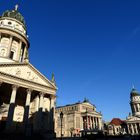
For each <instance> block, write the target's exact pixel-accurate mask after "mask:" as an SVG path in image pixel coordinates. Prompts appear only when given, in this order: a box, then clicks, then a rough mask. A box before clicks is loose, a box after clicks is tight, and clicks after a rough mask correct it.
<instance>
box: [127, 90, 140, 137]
mask: <svg viewBox="0 0 140 140" xmlns="http://www.w3.org/2000/svg"><path fill="white" fill-rule="evenodd" d="M130 106H131V111H132V113H130V114H129V116H128V117H127V119H126V123H127V129H128V130H127V131H128V133H129V134H132V135H138V134H139V135H140V93H139V92H138V91H137V90H136V89H134V88H133V89H132V91H131V93H130Z"/></svg>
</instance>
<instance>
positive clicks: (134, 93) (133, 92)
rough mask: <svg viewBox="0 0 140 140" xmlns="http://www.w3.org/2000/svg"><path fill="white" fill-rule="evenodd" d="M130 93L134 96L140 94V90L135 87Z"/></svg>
mask: <svg viewBox="0 0 140 140" xmlns="http://www.w3.org/2000/svg"><path fill="white" fill-rule="evenodd" d="M130 94H131V97H132V96H140V94H139V92H138V91H137V90H136V89H134V88H133V89H132V90H131V93H130Z"/></svg>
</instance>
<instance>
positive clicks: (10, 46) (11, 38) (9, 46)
mask: <svg viewBox="0 0 140 140" xmlns="http://www.w3.org/2000/svg"><path fill="white" fill-rule="evenodd" d="M12 41H13V37H12V36H10V40H9V45H8V50H7V56H8V57H10V53H11V48H12Z"/></svg>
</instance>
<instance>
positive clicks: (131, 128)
mask: <svg viewBox="0 0 140 140" xmlns="http://www.w3.org/2000/svg"><path fill="white" fill-rule="evenodd" d="M131 130H132V134H134V128H133V124H131Z"/></svg>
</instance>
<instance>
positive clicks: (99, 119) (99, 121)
mask: <svg viewBox="0 0 140 140" xmlns="http://www.w3.org/2000/svg"><path fill="white" fill-rule="evenodd" d="M98 124H99V130H101V127H102V124H101V118H98Z"/></svg>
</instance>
